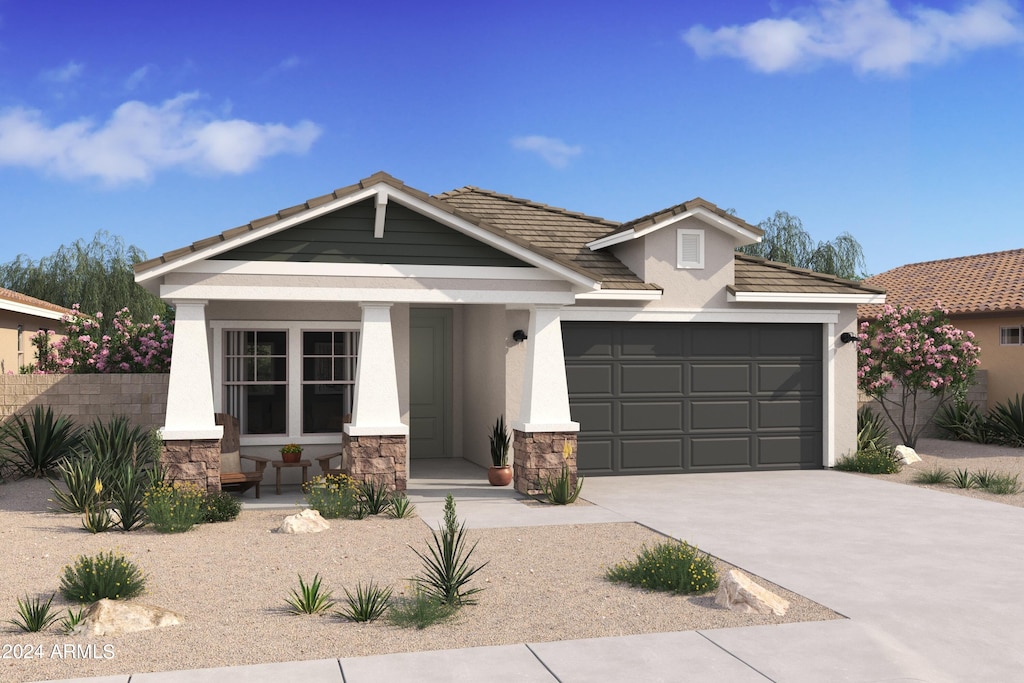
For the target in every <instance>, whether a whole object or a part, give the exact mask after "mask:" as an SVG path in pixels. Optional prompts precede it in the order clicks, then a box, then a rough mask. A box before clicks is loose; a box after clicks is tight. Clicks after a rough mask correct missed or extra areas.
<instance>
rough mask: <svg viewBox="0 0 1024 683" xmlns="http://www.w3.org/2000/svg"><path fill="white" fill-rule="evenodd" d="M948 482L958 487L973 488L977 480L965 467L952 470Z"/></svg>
mask: <svg viewBox="0 0 1024 683" xmlns="http://www.w3.org/2000/svg"><path fill="white" fill-rule="evenodd" d="M949 483H950V484H951V485H952V486H953V487H954V488H958V489H973V488H975V487H976V486H977V485H978V481H977V480H976V479H975V478H974V475H973V474H971V473H970V472H968V471H967V470H966V469H962V470H960V469H958V470H954V471H953V474H952V475H950V478H949Z"/></svg>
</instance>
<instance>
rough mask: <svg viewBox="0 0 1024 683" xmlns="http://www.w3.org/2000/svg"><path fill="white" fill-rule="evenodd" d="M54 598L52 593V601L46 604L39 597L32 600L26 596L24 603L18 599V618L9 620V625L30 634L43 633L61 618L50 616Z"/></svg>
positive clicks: (54, 615)
mask: <svg viewBox="0 0 1024 683" xmlns="http://www.w3.org/2000/svg"><path fill="white" fill-rule="evenodd" d="M53 596H54V594H53V593H50V599H49V600H47V601H46V602H45V603H44V602H43V600H42V598H39V597H35V598H30V597H28V596H27V595H26V596H25V601H24V602H22V600H21V598H18V616H17V617H16V618H15V619H10V620H8V622H7V623H9V624H13V625H14V626H17V627H18V628H20V629H21V630H22V631H28V632H30V633H35V632H37V631H42V630H43V629H44V628H46V627H47V626H49V625H50V624H52V623H53V622H55V621H57V619H58V618H59V616H58V615H56V614H50V606H51V605H52V604H53Z"/></svg>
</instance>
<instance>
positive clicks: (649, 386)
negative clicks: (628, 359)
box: [619, 363, 683, 397]
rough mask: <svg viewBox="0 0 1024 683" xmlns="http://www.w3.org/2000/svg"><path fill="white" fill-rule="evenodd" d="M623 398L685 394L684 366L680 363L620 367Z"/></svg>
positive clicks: (620, 384)
mask: <svg viewBox="0 0 1024 683" xmlns="http://www.w3.org/2000/svg"><path fill="white" fill-rule="evenodd" d="M619 392H620V394H621V395H622V396H629V395H630V394H632V395H634V396H638V397H639V396H649V395H651V394H674V395H680V394H682V393H683V366H682V365H680V364H678V363H646V364H644V365H633V364H629V365H625V364H623V365H620V366H619Z"/></svg>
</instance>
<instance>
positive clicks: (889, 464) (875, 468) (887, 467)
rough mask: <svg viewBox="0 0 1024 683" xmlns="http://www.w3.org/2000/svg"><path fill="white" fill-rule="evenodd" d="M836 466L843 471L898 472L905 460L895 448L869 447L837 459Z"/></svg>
mask: <svg viewBox="0 0 1024 683" xmlns="http://www.w3.org/2000/svg"><path fill="white" fill-rule="evenodd" d="M835 468H836V469H837V470H842V471H843V472H863V473H864V474H896V473H897V472H899V471H900V470H902V469H903V462H902V461H901V460H900V457H899V456H898V455H896V453H895V451H894V449H892V448H890V447H885V448H869V449H867V450H863V451H857V452H856V453H854V454H853V455H846V456H843V457H842V458H839V460H838V461H836V466H835Z"/></svg>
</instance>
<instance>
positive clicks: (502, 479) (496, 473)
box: [487, 465, 512, 486]
mask: <svg viewBox="0 0 1024 683" xmlns="http://www.w3.org/2000/svg"><path fill="white" fill-rule="evenodd" d="M487 481H489V482H491V486H508V485H509V484H510V483H511V482H512V466H511V465H504V466H501V465H499V466H494V465H491V466H490V467H488V468H487Z"/></svg>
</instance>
